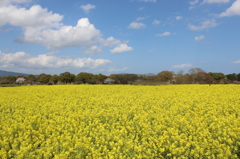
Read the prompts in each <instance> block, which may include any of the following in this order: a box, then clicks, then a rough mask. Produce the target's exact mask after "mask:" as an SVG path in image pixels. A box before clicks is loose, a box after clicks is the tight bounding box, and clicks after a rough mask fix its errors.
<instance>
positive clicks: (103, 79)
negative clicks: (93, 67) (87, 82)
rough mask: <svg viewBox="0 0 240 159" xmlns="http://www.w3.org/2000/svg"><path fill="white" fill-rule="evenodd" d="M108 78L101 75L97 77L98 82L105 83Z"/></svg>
mask: <svg viewBox="0 0 240 159" xmlns="http://www.w3.org/2000/svg"><path fill="white" fill-rule="evenodd" d="M107 78H108V77H107V76H105V75H103V74H101V73H100V74H98V75H97V82H99V83H104V81H105V79H107Z"/></svg>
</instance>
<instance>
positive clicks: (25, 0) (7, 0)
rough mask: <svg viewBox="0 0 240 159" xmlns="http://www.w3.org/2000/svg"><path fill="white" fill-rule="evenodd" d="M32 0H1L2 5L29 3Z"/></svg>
mask: <svg viewBox="0 0 240 159" xmlns="http://www.w3.org/2000/svg"><path fill="white" fill-rule="evenodd" d="M31 1H32V0H1V1H0V6H3V5H8V4H11V3H28V2H31Z"/></svg>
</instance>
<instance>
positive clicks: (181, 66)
mask: <svg viewBox="0 0 240 159" xmlns="http://www.w3.org/2000/svg"><path fill="white" fill-rule="evenodd" d="M188 67H192V64H181V65H174V66H172V68H188Z"/></svg>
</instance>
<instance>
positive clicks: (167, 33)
mask: <svg viewBox="0 0 240 159" xmlns="http://www.w3.org/2000/svg"><path fill="white" fill-rule="evenodd" d="M169 35H171V33H170V32H164V33H161V34H156V36H169Z"/></svg>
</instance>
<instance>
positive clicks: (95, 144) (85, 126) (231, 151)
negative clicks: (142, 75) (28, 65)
mask: <svg viewBox="0 0 240 159" xmlns="http://www.w3.org/2000/svg"><path fill="white" fill-rule="evenodd" d="M0 158H1V159H8V158H16V159H34V158H36V159H41V158H44V159H52V158H53V159H81V158H87V159H90V158H93V159H95V158H97V159H100V158H102V159H104V158H107V159H134V158H135V159H142V158H145V159H147V158H182V159H184V158H185V159H188V158H206V159H207V158H209V159H210V158H211V159H212V158H216V159H219V158H240V85H211V86H209V85H167V86H132V85H55V86H21V87H0Z"/></svg>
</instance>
